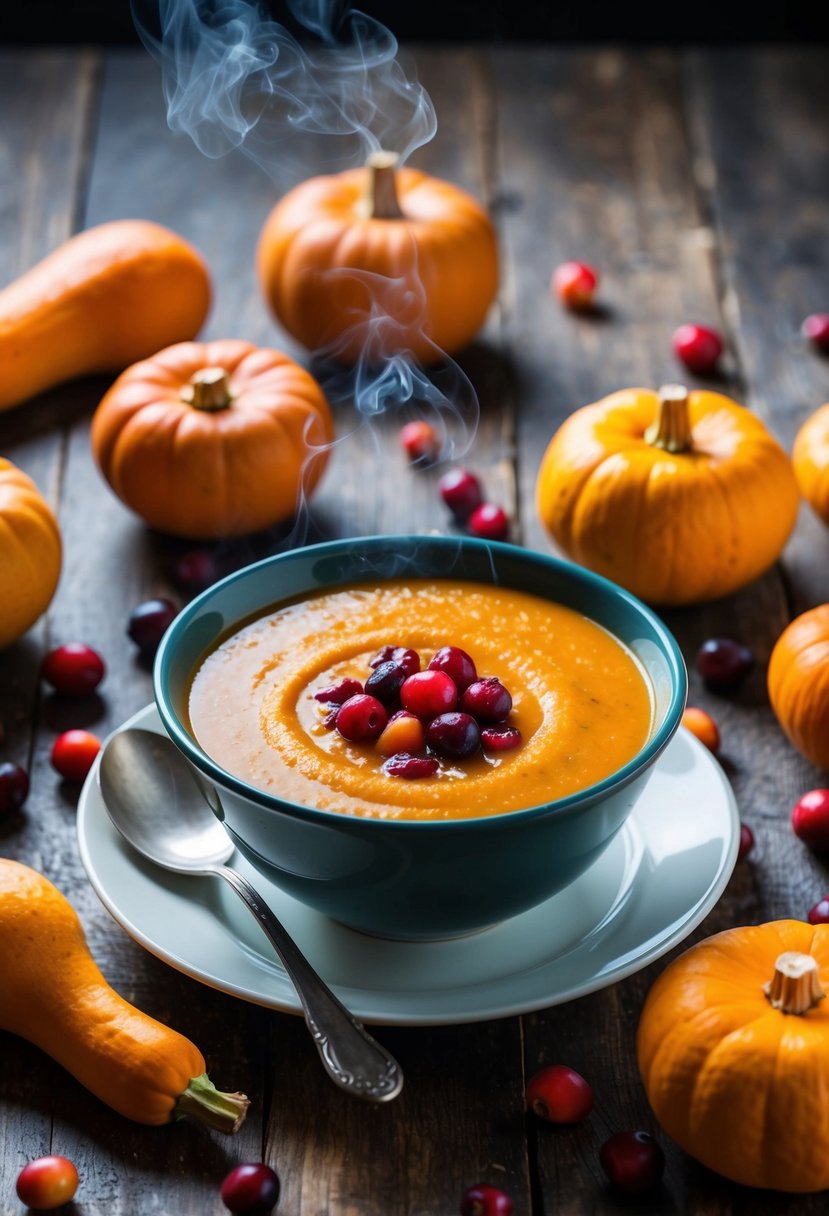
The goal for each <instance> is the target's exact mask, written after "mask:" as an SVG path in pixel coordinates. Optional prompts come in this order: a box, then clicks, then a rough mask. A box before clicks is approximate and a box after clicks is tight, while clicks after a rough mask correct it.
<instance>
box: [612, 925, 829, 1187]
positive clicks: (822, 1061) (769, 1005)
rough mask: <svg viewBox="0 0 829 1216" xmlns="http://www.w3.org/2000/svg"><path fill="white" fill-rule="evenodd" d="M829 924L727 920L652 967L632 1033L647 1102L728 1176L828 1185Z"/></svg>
mask: <svg viewBox="0 0 829 1216" xmlns="http://www.w3.org/2000/svg"><path fill="white" fill-rule="evenodd" d="M826 984H829V926H827V925H816V926H812V925H807V924H805V923H804V922H803V921H795V920H781V921H774V922H771V923H769V924H765V925H755V926H751V927H748V928H737V929H728V930H726V931H725V932H724V933H718V934H716V935H715V936H714V937H710V938H708V939H707V940H706V941H704V942H701V943H700V944H699V945H697V946H693V947H692V948H691V949H690V950H688V951H687V952H686V953H685V954H683V955H682V956H681V957H680V958H678V959H677V960H676V961H675V962H673V963H671V965H670V966H669V967H668V968H667V969H666V970H665V971H664V972H663V973H662V975H661V976H660V977H659V979H658V980H657V981H656V983H655V984H654V986H653V988H652V989H651V991H650V992H649V994H648V997H647V999H646V1001H645V1006H644V1009H643V1010H642V1017H641V1019H640V1022H639V1030H638V1034H637V1042H636V1047H637V1056H638V1062H639V1071H640V1073H641V1076H642V1080H643V1082H644V1085H645V1090H646V1092H647V1095H648V1100H649V1101H650V1104H651V1106H652V1107H653V1110H654V1114H655V1115H656V1117H657V1119H658V1120H659V1122H660V1123H661V1125H662V1127H663V1128H664V1129H665V1131H666V1132H667V1133H668V1135H669V1136H670V1137H671V1138H672V1139H673V1140H675V1141H676V1142H677V1144H679V1146H680V1147H681V1148H683V1149H684V1150H685V1151H686V1152H687V1153H690V1154H691V1156H692V1157H695V1158H696V1159H697V1160H698V1161H701V1162H702V1163H703V1165H706V1166H708V1168H709V1169H712V1170H715V1171H716V1172H717V1173H718V1174H722V1175H723V1176H724V1177H726V1178H731V1179H732V1180H733V1181H734V1182H740V1183H742V1184H743V1185H744V1186H754V1187H767V1188H771V1189H772V1190H779V1191H797V1192H810V1191H820V1190H823V1189H824V1188H826V1187H829V1106H827V1102H829V1008H827V1005H829V1002H824V1001H823V997H824V996H825V993H824V986H825V985H826Z"/></svg>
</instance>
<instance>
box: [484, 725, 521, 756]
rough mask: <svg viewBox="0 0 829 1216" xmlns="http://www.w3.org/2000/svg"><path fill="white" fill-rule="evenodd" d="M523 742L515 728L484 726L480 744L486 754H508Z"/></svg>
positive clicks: (519, 732)
mask: <svg viewBox="0 0 829 1216" xmlns="http://www.w3.org/2000/svg"><path fill="white" fill-rule="evenodd" d="M523 741H524V740H523V738H522V736H521V731H520V730H519V729H518V727H517V726H485V727H484V728H483V730H482V731H481V743H483V745H484V747H485V748H486V749H487V751H488V752H508V751H511V750H512V749H513V748H514V747H520V746H521V744H522V743H523Z"/></svg>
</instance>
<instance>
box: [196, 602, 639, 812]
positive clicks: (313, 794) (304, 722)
mask: <svg viewBox="0 0 829 1216" xmlns="http://www.w3.org/2000/svg"><path fill="white" fill-rule="evenodd" d="M390 645H394V646H402V647H408V648H411V649H413V650H415V651H417V652H418V654H419V656H420V658H421V663H422V666H423V667H424V668H425V667H426V666H427V664H428V662H429V660H430V659H431V658H432V656H433V655H434V654H435V653H436V652H437V651H438V650H439V649H440V648H441V647H444V646H456V647H460V648H461V649H462V650H464V651H466V652H467V653H468V655H469V656H471V658H472V659H473V661H474V663H475V667H476V669H477V673H478V676H479V677H490V676H495V677H498V679H499V680H500V681H501V682H502V684H503V685H505V686H506V687H507V688H508V689H509V691H510V693H511V695H512V701H513V704H512V710H511V712H510V713H509V717H508V719H507V721H506V722H505V723H503V724H502V725H506V726H509V727H511V728H515V729H516V730H518V731H520V736H521V743H520V746H515V747H512V748H510V749H509V750H495V751H490V750H488V749H485V748H479V749H477V750H476V751H475V752H474V753H473V754H472V755H468V756H465V757H464V758H463V759H454V760H452V759H450V760H447V758H446V757H445V756H444V757H443V758H442V759H441V762H440V765H439V767H438V768H437V771H436V772H434V773H433V774H432V775H429V776H425V777H423V776H421V777H419V778H418V779H416V780H410V779H407V778H406V777H402V776H393V775H390V774H389V772H388V771H387V770H386V769H384V767H383V764H384V756H383V754H381V753H380V752H379V751H378V748H377V744H376V742H373V741H365V742H351V741H349V740H348V739H346V738H344V737H343V736H342V735H341V734H340V733H339V731H338V730H337V729H335V728H333V727H332V720H333V719H332V713H331V706H330V705H326V704H325V703H324V702H321V701H320V700H319V699H317V697H318V695H319V694H320V693H321V692H322V691H324V690H325V689H327V688H330V687H331V686H334V685H336V684H337V682H338V681H341V680H343V679H345V678H352V679H356V680H358V681H360V683H361V685H364V683H365V680H366V677H367V675H370V674H371V668H370V663H371V662H372V660H373V659H374V658H375V656H376V655H377V653H378V651H380V650H381V649H382V648H383V647H388V646H390ZM393 710H394V706H393V705H391V706H389V712H390V713H391V712H393ZM335 715H336V711H335V714H334V716H335ZM189 719H190V729H191V730H192V733H193V735H194V737H195V738H196V739H197V740H198V742H199V744H200V745H201V747H202V748H203V749H204V751H205V752H207V754H208V755H209V756H211V757H212V758H213V760H215V761H216V762H217V763H218V764H220V765H221V766H222V767H223V768H224V769H226V770H227V771H228V772H230V773H233V774H235V775H236V776H238V777H241V778H243V779H244V780H245V781H248V782H250V783H251V784H252V785H255V786H258V787H259V788H261V789H264V790H266V791H268V792H269V793H273V794H274V795H276V796H278V797H280V798H284V799H288V800H289V801H291V802H297V803H301V804H303V805H306V806H311V807H317V808H319V809H324V810H330V811H339V812H342V813H344V814H349V815H371V816H377V817H382V818H393V819H426V820H442V819H456V818H464V817H473V816H481V815H495V814H499V813H502V812H505V811H514V810H519V809H523V808H527V807H532V806H537V805H539V804H541V803H545V802H549V801H551V800H553V799H556V798H560V797H563V796H564V795H567V794H572V793H574V792H576V791H577V790H581V789H584V788H585V787H587V786H589V785H593V784H594V783H595V782H597V781H600V780H601V779H602V778H603V777H607V776H609V775H610V774H611V773H613V772H615V771H616V770H617V769H618V768H620V767H621V766H622V765H624V764H625V763H626V762H627V761H628V760H630V759H632V757H633V756H635V755H636V753H637V752H638V751H639V750H640V748H641V747H642V745H643V744H644V743H645V741H646V740H647V738H648V735H649V733H650V731H651V727H652V721H653V699H652V693H651V688H650V684H649V682H648V679H647V677H646V676H645V674H644V672H643V670H642V668H641V667H640V665H639V664H638V662H637V660H636V659H635V658H634V656H633V655H632V654H631V653H630V652H629V651H628V650H627V649H626V648H625V647H624V646H623V645H622V644H621V643H620V642H619V641H618V639H616V638H615V637H613V636H612V635H611V634H610V633H608V632H607V630H605V629H604V628H602V627H601V626H599V625H597V624H596V623H595V622H593V621H591V620H588V619H587V618H586V617H584V616H582V615H580V614H579V613H578V612H574V611H572V610H571V609H569V608H565V607H563V606H561V605H559V604H554V603H551V602H550V601H548V600H545V599H541V598H540V597H537V596H533V595H530V594H526V593H524V592H521V591H514V590H512V589H510V588H505V587H497V586H490V585H488V584H484V583H474V582H453V581H451V580H442V579H423V580H408V581H405V582H404V581H394V580H390V581H384V582H378V583H375V584H369V583H366V584H360V585H355V586H351V587H347V588H338V589H337V590H335V591H332V592H328V593H323V594H320V595H318V596H315V597H311V598H307V599H303V600H302V601H301V602H297V603H289V604H286V605H282V606H279V607H276V608H275V609H274V610H273V611H272V612H269V613H266V614H265V615H263V616H261V617H260V618H258V619H256V620H254V621H251V622H250V623H248V624H246V625H244V626H242V627H241V628H240V629H239V630H238V631H237V632H235V633H234V634H233V635H232V636H230V637H228V638H226V639H225V640H224V641H223V642H221V644H220V645H219V646H217V647H216V649H215V650H213V651H212V652H211V653H210V654H209V655H208V656H207V657H206V658H205V660H204V661H203V662H202V663H201V665H200V667H199V669H198V671H197V672H196V674H195V677H194V679H193V681H192V685H191V689H190V697H189ZM428 752H429V749H428V748H426V749H425V751H424V754H428Z"/></svg>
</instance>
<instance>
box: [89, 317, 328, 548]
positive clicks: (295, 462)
mask: <svg viewBox="0 0 829 1216" xmlns="http://www.w3.org/2000/svg"><path fill="white" fill-rule="evenodd" d="M208 367H220V368H223V369H225V371H226V372H227V373H228V377H229V380H230V387H231V390H232V393H233V400H232V402H231V404H230V406H229V407H228V408H227V409H222V410H217V411H216V412H208V411H205V410H200V409H196V408H194V407H193V406H192V405H189V404H187V403H186V402H184V401H183V400H182V397H181V394H182V390H183V389H184V388H185V386H186V385H187V384H188V383H189V382H190V380H191V377H192V376H193V375H195V374H196V373H197V372H198V371H200V370H202V369H204V368H208ZM333 437H334V431H333V423H332V420H331V412H330V410H329V407H328V402H327V401H326V399H325V396H324V394H323V392H322V390H321V388H320V387H319V385H318V384H317V382H316V381H315V380H314V379H313V377H312V376H310V375H309V374H308V372H306V371H305V370H304V369H303V368H301V367H300V366H299V365H298V364H297V363H294V362H293V361H292V360H291V359H289V358H288V356H287V355H284V354H282V353H281V352H280V351H276V350H269V349H265V348H257V347H255V346H253V345H251V344H250V343H249V342H240V341H235V340H228V341H219V342H208V343H197V342H185V343H179V344H178V345H176V346H172V347H169V348H168V349H167V350H164V351H161V352H160V353H159V354H157V355H155V356H154V357H153V358H152V359H147V360H145V361H144V362H142V363H138V364H136V365H135V366H134V367H131V368H129V369H128V370H127V371H126V372H124V373H123V374H122V375H121V376H120V377H119V378H118V379H117V380H116V381H115V383H114V384H113V385H112V387H111V388H110V390H109V392H108V393H107V394H106V395H105V397H104V398H103V400H102V401H101V403H100V405H99V406H98V409H97V410H96V412H95V416H94V418H93V421H92V432H91V443H92V451H93V453H94V456H95V459H96V460H97V462H98V465H99V467H100V469H101V472H102V473H103V475H104V477H105V478H106V480H107V481H108V482H109V484H110V486H111V487H112V489H113V490H114V491H115V493H116V494H117V495H118V497H119V498H120V499H121V500H122V501H123V502H124V503H126V505H127V506H128V507H130V508H131V509H132V510H133V511H135V512H136V514H137V515H140V516H141V518H142V519H144V520H145V521H146V523H148V524H149V525H150V526H151V527H153V528H157V529H158V530H159V531H162V532H169V533H173V534H175V535H178V536H186V537H202V538H215V537H228V536H240V535H244V534H246V533H249V532H255V531H258V530H259V529H261V528H266V527H270V526H271V525H272V524H274V523H277V522H279V521H281V520H284V519H288V518H289V517H290V516H291V515H292V514H293V513H294V512H295V511H296V509H297V506H298V504H299V500H300V498H301V496H302V495H308V494H311V493H312V492H313V490H314V488H315V487H316V485H317V483H318V481H319V479H320V477H321V475H322V472H323V469H324V468H325V465H326V463H327V460H328V449H329V446H330V444H331V442H332V440H333Z"/></svg>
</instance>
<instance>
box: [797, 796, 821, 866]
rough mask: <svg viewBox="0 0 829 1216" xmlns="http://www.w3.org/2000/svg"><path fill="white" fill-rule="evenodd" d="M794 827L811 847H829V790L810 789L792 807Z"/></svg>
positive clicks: (819, 848) (819, 849)
mask: <svg viewBox="0 0 829 1216" xmlns="http://www.w3.org/2000/svg"><path fill="white" fill-rule="evenodd" d="M792 828H793V829H794V834H795V836H798V837H799V838H800V839H801V840H802V841H803V843H804V844H807V845H808V846H809V848H810V849H817V850H818V851H819V852H821V851H823V850H824V849H829V790H809V792H808V793H807V794H804V795H803V796H802V797H801V798H798V800H797V802H796V803H795V804H794V806H793V807H792Z"/></svg>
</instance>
